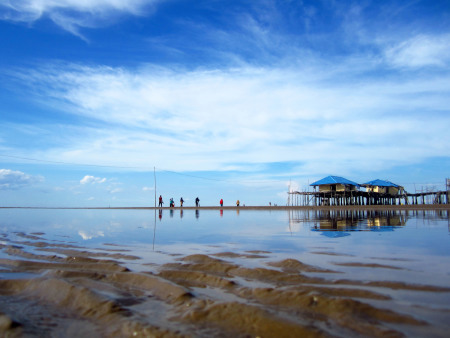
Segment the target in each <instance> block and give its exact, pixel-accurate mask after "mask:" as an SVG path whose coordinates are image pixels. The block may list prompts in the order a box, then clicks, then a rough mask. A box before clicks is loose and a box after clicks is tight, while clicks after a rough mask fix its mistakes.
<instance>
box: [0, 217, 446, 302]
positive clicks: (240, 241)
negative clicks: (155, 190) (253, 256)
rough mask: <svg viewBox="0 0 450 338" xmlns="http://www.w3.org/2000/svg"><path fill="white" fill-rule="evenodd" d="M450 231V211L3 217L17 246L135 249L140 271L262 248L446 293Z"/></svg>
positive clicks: (270, 255) (3, 227) (268, 253)
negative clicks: (28, 241) (37, 242)
mask: <svg viewBox="0 0 450 338" xmlns="http://www.w3.org/2000/svg"><path fill="white" fill-rule="evenodd" d="M449 224H450V223H449V211H386V212H373V211H364V212H350V211H333V212H325V211H320V212H319V211H286V210H283V211H281V210H280V211H255V210H239V211H236V210H224V211H220V210H201V209H200V210H179V209H176V210H167V209H165V210H156V212H155V211H154V210H117V209H107V210H62V209H51V210H49V209H1V210H0V234H2V235H3V237H8V239H9V240H14V239H15V241H16V243H18V244H20V242H21V241H22V242H23V241H25V240H24V238H23V235H22V234H23V233H25V234H32V233H41V235H40V236H42V237H43V238H45V240H46V241H50V242H51V241H54V242H57V243H65V244H68V245H74V246H80V247H83V248H87V249H89V250H105V249H107V250H119V249H121V250H130V252H129V253H130V254H133V255H136V256H139V257H141V259H140V260H137V261H133V262H131V263H129V262H126V264H127V265H128V266H129V267H130V268H131V269H132V270H137V271H139V270H149V269H151V264H152V263H153V264H155V265H157V264H162V263H165V262H168V261H172V260H174V259H176V257H177V256H178V255H188V254H194V253H203V254H211V253H219V252H234V253H239V254H244V253H248V252H249V251H252V252H254V251H258V252H264V254H263V255H264V257H265V259H266V260H270V261H274V260H276V259H284V258H294V259H297V260H300V261H302V262H304V263H307V264H311V265H317V266H319V267H323V268H328V269H332V270H334V271H336V274H330V276H329V278H336V279H339V278H343V275H342V274H345V276H344V278H351V279H356V280H369V281H374V280H390V281H402V282H408V283H420V284H427V285H435V286H446V287H448V286H450V225H449ZM31 250H33V249H31ZM35 250H39V249H38V248H36V249H35ZM39 254H42V252H39ZM0 256H1V257H7V255H6V254H5V253H4V252H1V251H0ZM265 259H260V260H254V261H252V263H251V264H255V265H258V264H262V263H264V260H265ZM246 264H249V263H248V260H246ZM149 266H150V267H149ZM447 300H448V299H447Z"/></svg>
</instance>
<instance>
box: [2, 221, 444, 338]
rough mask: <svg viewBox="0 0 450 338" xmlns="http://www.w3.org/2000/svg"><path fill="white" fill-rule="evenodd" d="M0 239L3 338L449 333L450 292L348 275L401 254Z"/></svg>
mask: <svg viewBox="0 0 450 338" xmlns="http://www.w3.org/2000/svg"><path fill="white" fill-rule="evenodd" d="M447 217H448V214H447ZM0 235H1V242H0V249H1V251H2V253H3V254H2V256H1V258H0V274H1V279H0V333H1V335H2V336H7V337H34V336H55V337H57V336H65V337H79V336H85V337H151V336H154V337H230V336H235V337H332V336H338V337H349V336H352V337H385V336H389V337H403V336H411V337H416V336H417V337H419V336H427V337H444V336H446V334H447V333H448V330H449V329H450V324H449V320H448V319H449V318H450V308H449V307H448V302H447V301H448V300H449V299H450V285H449V286H448V287H447V286H445V285H441V284H440V283H436V282H433V281H432V280H431V279H430V283H423V282H421V283H417V282H415V281H411V282H408V281H399V280H398V279H397V278H394V277H393V278H392V280H390V279H389V278H383V279H381V280H377V279H370V278H352V277H353V276H352V274H351V273H349V272H348V271H353V270H355V271H356V270H360V271H361V270H362V269H364V270H367V271H372V272H375V273H376V271H383V273H386V271H387V272H390V271H392V272H395V273H403V271H405V274H407V273H410V272H409V271H407V270H408V268H407V267H405V265H403V261H405V258H404V257H400V258H399V257H392V258H390V259H389V258H386V257H384V258H383V260H377V261H376V263H370V262H368V260H367V259H360V257H358V256H353V255H349V254H348V253H345V252H339V251H330V250H329V249H327V248H325V247H320V246H318V247H316V248H315V249H314V250H312V251H311V250H310V252H309V254H310V255H314V256H315V257H318V258H321V257H325V258H327V259H329V258H332V259H333V260H336V262H335V263H334V267H333V268H330V266H327V267H323V266H318V265H315V264H311V263H312V262H309V261H302V260H299V259H298V257H289V256H286V255H285V256H284V257H283V258H280V256H278V255H276V254H275V253H273V252H270V251H266V250H243V251H238V250H236V251H227V250H224V248H222V247H220V246H218V247H216V248H214V246H213V245H211V247H213V248H212V249H211V250H209V251H208V252H200V253H193V254H192V253H189V252H182V250H180V252H179V253H173V252H172V253H163V254H165V255H166V256H170V257H169V258H168V259H165V260H155V261H152V260H146V259H142V257H141V256H140V255H139V252H138V251H136V252H134V251H133V250H130V249H129V248H127V247H125V246H122V245H120V244H117V243H106V245H104V246H102V248H92V247H87V246H82V245H80V244H79V243H76V242H72V241H71V240H70V239H67V240H65V239H63V240H60V241H55V240H52V239H50V238H48V236H47V234H46V233H45V232H31V231H30V232H15V233H14V234H12V233H10V232H5V231H3V232H0ZM447 237H448V234H447ZM447 240H448V239H447ZM373 255H376V253H374V254H373ZM136 262H139V263H138V264H137V263H136ZM380 262H381V263H380ZM406 263H407V262H406ZM137 265H139V268H135V267H136V266H137ZM387 276H389V274H387ZM444 284H445V283H444ZM427 299H428V300H429V301H427Z"/></svg>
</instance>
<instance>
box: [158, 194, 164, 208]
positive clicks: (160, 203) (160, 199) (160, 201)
mask: <svg viewBox="0 0 450 338" xmlns="http://www.w3.org/2000/svg"><path fill="white" fill-rule="evenodd" d="M163 204H164V202H163V199H162V196H161V195H159V204H158V205H159V206H160V207H162V205H163Z"/></svg>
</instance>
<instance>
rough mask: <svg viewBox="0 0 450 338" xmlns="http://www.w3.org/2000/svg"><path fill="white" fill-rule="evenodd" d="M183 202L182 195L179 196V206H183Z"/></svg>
mask: <svg viewBox="0 0 450 338" xmlns="http://www.w3.org/2000/svg"><path fill="white" fill-rule="evenodd" d="M183 202H184V200H183V197H181V198H180V207H182V206H183Z"/></svg>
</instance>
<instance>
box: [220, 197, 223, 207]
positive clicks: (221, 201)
mask: <svg viewBox="0 0 450 338" xmlns="http://www.w3.org/2000/svg"><path fill="white" fill-rule="evenodd" d="M220 206H221V207H223V199H220Z"/></svg>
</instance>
